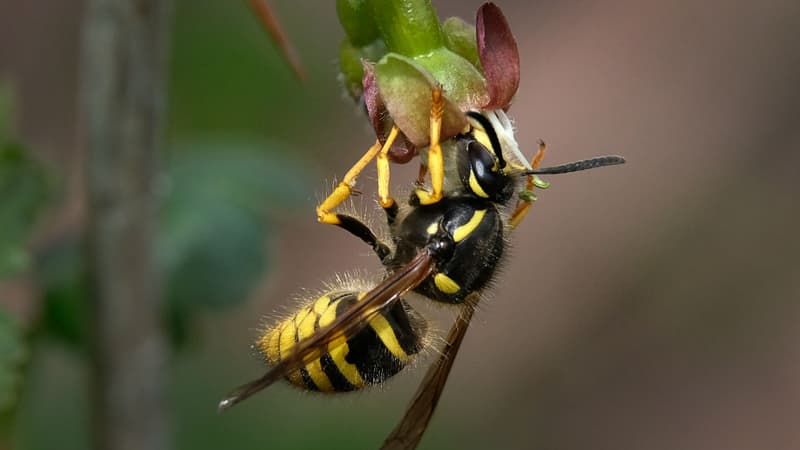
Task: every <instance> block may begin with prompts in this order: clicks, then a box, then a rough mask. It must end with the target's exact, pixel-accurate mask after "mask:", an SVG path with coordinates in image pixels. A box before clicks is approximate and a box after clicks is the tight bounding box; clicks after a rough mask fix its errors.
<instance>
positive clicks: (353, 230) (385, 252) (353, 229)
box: [336, 205, 396, 261]
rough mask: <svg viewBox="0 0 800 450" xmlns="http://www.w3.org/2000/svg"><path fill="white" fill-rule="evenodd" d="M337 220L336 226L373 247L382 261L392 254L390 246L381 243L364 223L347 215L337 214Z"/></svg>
mask: <svg viewBox="0 0 800 450" xmlns="http://www.w3.org/2000/svg"><path fill="white" fill-rule="evenodd" d="M395 208H396V205H395ZM336 218H337V219H338V220H339V222H338V223H337V224H336V226H338V227H340V228H342V229H344V230H347V231H348V232H349V233H350V234H352V235H353V236H355V237H357V238H359V239H361V240H362V241H364V242H365V243H366V244H367V245H369V246H370V247H372V250H374V251H375V254H376V255H378V258H380V259H381V261H383V260H384V259H385V258H386V257H387V256H389V255H390V254H391V253H392V250H391V249H390V248H389V246H388V245H386V244H384V243H383V242H381V241H380V240H379V239H378V237H377V236H375V233H373V232H372V230H370V228H369V227H368V226H367V225H366V224H365V223H364V222H362V221H360V220H358V219H356V218H355V217H353V216H348V215H346V214H336Z"/></svg>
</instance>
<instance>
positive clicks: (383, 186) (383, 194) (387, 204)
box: [378, 127, 400, 209]
mask: <svg viewBox="0 0 800 450" xmlns="http://www.w3.org/2000/svg"><path fill="white" fill-rule="evenodd" d="M399 132H400V130H398V128H397V127H392V131H390V132H389V137H387V138H386V142H385V143H384V144H383V148H381V151H380V153H378V198H379V200H380V202H381V206H382V207H383V208H384V209H387V208H391V207H392V205H394V199H393V198H392V197H390V196H389V149H390V148H392V144H393V143H394V140H395V139H397V134H398V133H399Z"/></svg>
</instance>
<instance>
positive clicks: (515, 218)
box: [509, 140, 547, 228]
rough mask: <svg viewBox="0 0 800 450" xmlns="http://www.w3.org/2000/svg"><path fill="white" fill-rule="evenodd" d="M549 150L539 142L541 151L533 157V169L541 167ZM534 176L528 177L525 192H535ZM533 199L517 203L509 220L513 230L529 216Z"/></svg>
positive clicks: (521, 200) (542, 142)
mask: <svg viewBox="0 0 800 450" xmlns="http://www.w3.org/2000/svg"><path fill="white" fill-rule="evenodd" d="M546 150H547V144H545V143H544V141H542V140H539V149H538V150H537V151H536V154H535V155H534V156H533V159H532V160H531V167H532V168H534V169H536V168H537V167H539V164H540V163H541V162H542V158H544V153H545V151H546ZM533 177H534V176H533V175H529V176H528V182H527V183H526V185H525V190H526V191H528V192H533V188H534V182H533ZM531 201H532V200H531V198H526V199H524V200H523V199H520V200H519V201H517V207H516V208H515V209H514V212H513V213H512V214H511V219H509V223H510V224H511V228H516V227H517V225H519V224H520V222H522V219H524V218H525V215H527V214H528V210H529V209H530V207H531Z"/></svg>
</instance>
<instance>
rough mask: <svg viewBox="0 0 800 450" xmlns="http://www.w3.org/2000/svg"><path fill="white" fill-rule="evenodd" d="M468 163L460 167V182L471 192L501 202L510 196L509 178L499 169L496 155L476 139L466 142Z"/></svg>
mask: <svg viewBox="0 0 800 450" xmlns="http://www.w3.org/2000/svg"><path fill="white" fill-rule="evenodd" d="M467 159H468V161H469V163H468V164H464V166H463V167H462V174H461V178H462V182H463V183H464V187H466V188H468V189H469V190H470V191H471V192H472V193H473V194H475V195H477V196H478V197H481V198H487V199H491V200H492V201H499V202H503V201H506V200H508V198H509V197H510V190H511V188H512V187H513V186H512V180H511V178H510V177H509V176H508V175H507V174H505V173H504V172H503V171H502V170H500V169H499V165H498V161H497V157H496V156H495V155H494V153H493V152H492V151H491V150H489V149H488V148H486V146H485V145H483V144H481V143H480V142H478V141H471V142H469V144H467Z"/></svg>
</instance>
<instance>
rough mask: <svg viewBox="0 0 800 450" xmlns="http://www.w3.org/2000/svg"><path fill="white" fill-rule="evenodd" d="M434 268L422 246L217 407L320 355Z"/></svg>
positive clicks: (222, 407)
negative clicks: (356, 301) (264, 371)
mask: <svg viewBox="0 0 800 450" xmlns="http://www.w3.org/2000/svg"><path fill="white" fill-rule="evenodd" d="M433 268H434V258H433V255H432V253H431V252H430V251H429V250H427V249H424V248H423V249H422V251H421V252H420V253H419V254H418V255H417V256H416V257H415V258H414V259H413V260H411V261H410V262H409V263H408V264H406V265H405V266H403V267H402V268H401V269H399V270H398V271H397V272H395V273H393V274H392V275H390V276H389V277H388V278H386V279H385V280H383V281H382V282H381V283H380V284H378V285H377V286H376V287H375V288H374V289H372V290H371V291H369V292H368V293H367V294H366V295H365V296H364V298H363V299H362V300H361V301H359V302H358V303H356V304H354V305H353V306H352V307H351V308H350V309H348V310H347V311H345V312H344V313H343V314H341V315H340V316H337V317H336V319H334V321H333V322H331V324H330V325H328V326H326V327H324V328H321V329H319V330H318V331H317V332H316V333H314V334H313V335H312V336H310V337H308V338H307V339H304V340H302V341H300V342H298V343H297V345H295V346H294V347H292V348H293V351H292V352H291V353H289V354H288V355H286V357H285V358H283V359H282V360H281V361H280V362H278V363H277V364H275V365H274V366H273V367H272V368H271V369H270V370H269V371H268V372H267V373H266V374H264V376H262V377H261V378H259V379H257V380H253V381H251V382H250V383H247V384H245V385H242V386H240V387H239V388H237V389H235V390H234V391H233V392H231V393H230V394H229V395H228V397H226V398H225V399H224V400H222V401H221V402H220V403H219V410H220V411H224V410H226V409H229V408H231V407H232V406H234V405H235V404H237V403H239V402H241V401H242V400H244V399H246V398H248V397H250V396H251V395H253V394H255V393H256V392H258V391H260V390H262V389H264V388H266V387H267V386H269V385H271V384H272V383H274V382H275V381H277V380H279V379H281V378H283V377H285V376H286V375H287V374H289V373H291V372H293V371H295V370H298V369H300V368H302V367H304V366H306V365H307V364H308V363H310V362H311V361H314V360H315V359H319V358H320V357H321V356H322V354H323V353H325V352H326V351H327V350H328V345H329V344H330V343H331V342H333V341H334V340H336V339H339V338H341V337H344V338H345V339H350V338H351V337H353V336H355V335H356V334H358V332H359V331H361V330H362V329H363V328H364V327H365V326H366V325H367V324H368V323H369V321H370V320H372V318H374V317H375V316H376V315H377V314H379V313H380V312H381V311H384V310H387V309H388V308H390V307H391V306H392V305H394V304H395V303H396V302H397V301H398V300H399V299H400V298H401V297H403V296H404V295H405V294H406V293H408V291H410V290H412V289H414V288H415V287H417V286H419V284H420V283H422V282H423V281H424V280H425V278H427V277H428V276H429V275H430V274H431V273H432V272H433Z"/></svg>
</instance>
